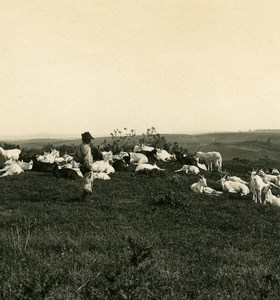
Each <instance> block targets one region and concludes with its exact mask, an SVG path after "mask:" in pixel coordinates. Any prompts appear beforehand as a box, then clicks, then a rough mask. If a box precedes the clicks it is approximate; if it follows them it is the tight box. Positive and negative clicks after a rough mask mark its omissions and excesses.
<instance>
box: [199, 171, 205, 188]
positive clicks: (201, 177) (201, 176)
mask: <svg viewBox="0 0 280 300" xmlns="http://www.w3.org/2000/svg"><path fill="white" fill-rule="evenodd" d="M198 176H199V177H200V179H199V180H198V182H200V184H201V185H202V186H207V181H206V178H205V177H204V176H203V175H199V174H198Z"/></svg>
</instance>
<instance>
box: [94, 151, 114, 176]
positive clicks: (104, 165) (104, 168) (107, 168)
mask: <svg viewBox="0 0 280 300" xmlns="http://www.w3.org/2000/svg"><path fill="white" fill-rule="evenodd" d="M112 155H113V154H112V152H111V151H109V152H108V153H106V154H104V159H103V160H98V161H96V162H94V163H93V164H92V169H91V170H92V171H93V172H105V173H107V174H110V173H115V169H114V168H113V167H112V166H111V165H110V163H109V162H110V161H112Z"/></svg>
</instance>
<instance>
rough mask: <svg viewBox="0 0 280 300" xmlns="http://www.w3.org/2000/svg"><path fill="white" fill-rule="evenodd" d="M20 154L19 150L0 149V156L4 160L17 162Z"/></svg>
mask: <svg viewBox="0 0 280 300" xmlns="http://www.w3.org/2000/svg"><path fill="white" fill-rule="evenodd" d="M20 153H21V150H20V149H8V150H5V149H4V148H2V147H0V156H2V157H3V158H4V159H5V160H8V159H10V158H12V159H15V160H18V159H19V155H20Z"/></svg>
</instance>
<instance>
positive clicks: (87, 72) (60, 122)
mask: <svg viewBox="0 0 280 300" xmlns="http://www.w3.org/2000/svg"><path fill="white" fill-rule="evenodd" d="M279 16H280V1H279V0H275V1H274V0H269V1H263V0H260V1H258V0H252V1H251V0H117V1H116V0H99V1H97V0H76V1H73V0H47V1H46V0H24V1H23V0H0V64H1V68H0V80H1V89H0V101H1V103H0V104H1V106H0V107H1V122H0V124H1V125H0V137H1V136H7V135H24V134H38V133H47V132H48V133H52V134H54V133H57V134H73V135H75V134H80V133H81V132H83V131H90V132H91V133H92V135H102V134H109V133H110V132H111V131H112V130H113V129H116V128H123V127H128V128H130V129H136V132H137V133H139V134H141V133H143V132H144V131H145V130H146V129H147V128H148V127H151V126H155V127H156V129H157V130H158V132H160V133H182V132H184V133H188V132H193V131H204V132H208V131H216V130H217V131H223V130H230V131H231V130H232V131H237V130H248V129H257V128H264V129H276V128H280V122H279V112H280V105H279V104H278V101H279V100H280V18H279Z"/></svg>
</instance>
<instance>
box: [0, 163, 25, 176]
mask: <svg viewBox="0 0 280 300" xmlns="http://www.w3.org/2000/svg"><path fill="white" fill-rule="evenodd" d="M23 172H24V171H23V169H22V168H21V167H20V166H19V165H18V164H17V163H16V161H13V160H8V161H6V162H5V167H4V168H3V169H1V170H0V173H3V175H1V176H0V177H5V176H11V175H17V174H20V173H23Z"/></svg>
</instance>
